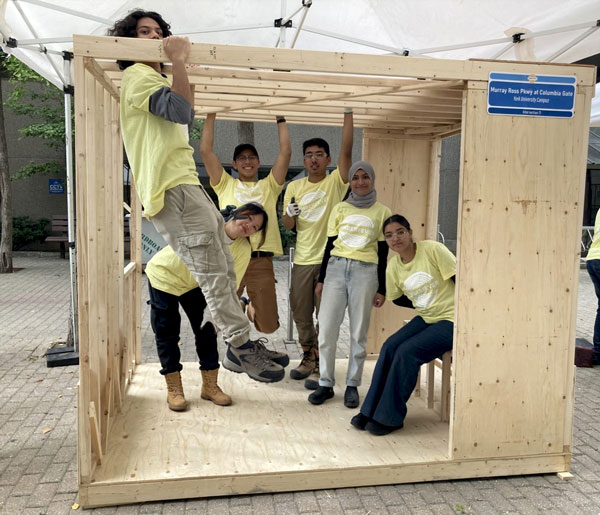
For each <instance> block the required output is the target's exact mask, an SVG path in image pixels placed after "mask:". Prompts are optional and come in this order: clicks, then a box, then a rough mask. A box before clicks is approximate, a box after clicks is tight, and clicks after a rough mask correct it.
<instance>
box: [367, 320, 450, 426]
mask: <svg viewBox="0 0 600 515" xmlns="http://www.w3.org/2000/svg"><path fill="white" fill-rule="evenodd" d="M453 333H454V323H453V322H450V321H448V320H442V321H441V322H436V323H435V324H428V323H426V322H425V321H424V320H423V319H422V318H421V317H420V316H417V317H415V318H413V319H412V320H411V321H410V322H409V323H408V324H406V325H405V326H404V327H403V328H402V329H400V330H399V331H397V332H396V333H394V334H393V335H392V336H390V337H389V338H388V339H387V340H386V341H385V343H384V344H383V347H382V348H381V352H380V353H379V358H378V359H377V364H376V365H375V371H374V372H373V377H372V379H371V386H370V387H369V391H368V392H367V396H366V397H365V400H364V402H363V405H362V407H361V408H360V412H361V413H362V414H363V415H364V416H366V417H369V418H371V419H373V420H375V422H379V423H380V424H383V425H386V426H400V425H402V424H403V423H404V418H405V417H406V403H407V401H408V399H409V397H410V395H411V394H412V392H413V390H414V389H415V386H416V384H417V376H418V374H419V367H420V366H421V365H422V364H424V363H428V362H429V361H431V360H433V359H435V358H439V357H440V356H441V355H442V354H444V352H447V351H449V350H450V349H452V335H453Z"/></svg>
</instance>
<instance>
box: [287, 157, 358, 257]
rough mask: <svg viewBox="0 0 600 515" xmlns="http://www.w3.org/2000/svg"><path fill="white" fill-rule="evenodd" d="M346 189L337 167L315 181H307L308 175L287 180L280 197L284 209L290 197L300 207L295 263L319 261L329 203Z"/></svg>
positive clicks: (323, 249)
mask: <svg viewBox="0 0 600 515" xmlns="http://www.w3.org/2000/svg"><path fill="white" fill-rule="evenodd" d="M347 189H348V183H347V182H344V181H343V180H342V177H341V176H340V171H339V169H337V168H336V169H335V170H334V171H333V172H331V173H330V174H329V175H327V176H326V177H325V178H324V179H323V180H321V181H319V182H309V180H308V177H303V178H302V179H296V180H295V181H292V182H290V183H289V184H288V187H287V189H286V190H285V196H284V199H283V212H284V213H285V211H286V209H287V206H288V204H289V203H290V202H291V201H292V197H293V198H294V199H295V201H296V202H297V204H298V207H299V208H300V214H299V215H298V216H297V217H296V230H297V231H298V232H297V235H296V254H295V255H294V263H295V264H297V265H319V264H321V260H322V259H323V253H324V252H325V244H326V243H327V222H328V220H329V215H330V214H331V210H332V209H333V206H335V205H336V204H338V203H339V202H340V200H342V198H344V195H345V193H346V190H347Z"/></svg>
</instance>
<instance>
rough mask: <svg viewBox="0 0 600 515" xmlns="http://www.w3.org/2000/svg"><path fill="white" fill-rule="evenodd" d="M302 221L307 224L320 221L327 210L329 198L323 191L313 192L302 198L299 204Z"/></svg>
mask: <svg viewBox="0 0 600 515" xmlns="http://www.w3.org/2000/svg"><path fill="white" fill-rule="evenodd" d="M298 207H299V208H300V215H299V216H300V219H302V220H303V221H305V222H316V221H317V220H320V219H321V217H322V216H323V213H324V212H325V210H326V209H327V196H326V195H325V192H324V191H323V190H317V191H311V192H310V193H307V194H305V195H303V196H302V198H301V199H300V200H299V202H298Z"/></svg>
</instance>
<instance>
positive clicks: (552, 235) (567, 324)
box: [450, 82, 589, 458]
mask: <svg viewBox="0 0 600 515" xmlns="http://www.w3.org/2000/svg"><path fill="white" fill-rule="evenodd" d="M584 89H585V88H582V87H581V86H579V89H578V94H577V102H576V116H575V118H573V119H549V118H533V117H511V116H490V115H488V114H487V113H486V106H487V83H485V82H470V83H469V88H468V92H467V97H466V102H465V107H464V113H463V127H465V129H464V130H463V139H462V155H461V159H462V162H461V177H460V191H461V195H460V199H459V237H458V242H459V243H458V249H457V258H458V274H457V294H456V302H457V304H456V327H455V344H454V349H455V350H454V357H455V359H454V370H453V374H454V382H455V399H454V411H453V412H454V419H453V421H452V426H451V444H450V446H451V448H450V450H451V455H452V456H453V457H455V458H464V457H472V458H474V457H484V456H485V457H493V456H518V455H531V454H539V453H558V452H563V450H568V446H569V444H570V441H571V436H570V424H567V423H565V421H567V420H569V421H570V420H571V413H570V410H571V409H572V404H571V399H572V396H573V351H572V349H573V346H574V335H575V331H574V323H575V320H574V313H575V305H574V304H575V303H576V302H577V296H576V295H575V294H574V292H576V288H577V280H578V275H577V274H578V265H579V243H578V241H579V235H580V234H581V216H582V209H581V207H582V206H581V199H582V195H583V191H582V188H583V178H584V174H585V167H584V161H583V160H582V156H585V149H586V145H587V130H586V128H585V127H586V120H585V117H586V113H587V112H589V111H588V108H589V106H586V102H588V101H589V100H588V101H586V100H585V98H584V94H583V90H584Z"/></svg>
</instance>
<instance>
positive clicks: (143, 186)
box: [121, 63, 200, 218]
mask: <svg viewBox="0 0 600 515" xmlns="http://www.w3.org/2000/svg"><path fill="white" fill-rule="evenodd" d="M165 86H166V87H171V84H170V83H169V81H168V80H167V79H166V78H165V77H163V76H162V75H161V74H160V73H158V72H156V71H155V70H154V69H152V68H150V67H149V66H147V65H145V64H141V63H137V64H134V65H133V66H130V67H129V68H127V69H126V70H125V71H124V72H123V80H122V82H121V128H122V131H123V143H124V145H125V151H126V152H127V157H128V158H129V163H130V165H131V172H132V174H133V177H134V180H135V188H136V190H137V192H138V195H139V196H140V200H141V202H142V205H143V206H144V213H145V215H146V217H147V218H151V217H152V216H154V215H155V214H156V213H158V212H159V211H160V210H161V209H162V208H163V205H164V194H165V191H166V190H168V189H170V188H174V187H175V186H178V185H180V184H198V185H199V184H200V180H199V179H198V173H197V172H196V164H195V163H194V157H193V153H194V150H193V149H192V147H191V146H190V145H189V143H188V131H187V126H185V125H181V124H178V123H174V122H169V121H167V120H165V119H164V118H162V117H160V116H157V115H155V114H152V113H151V112H150V111H149V105H150V102H149V99H150V96H151V95H152V94H153V93H155V92H156V91H157V90H159V89H160V88H163V87H165Z"/></svg>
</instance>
